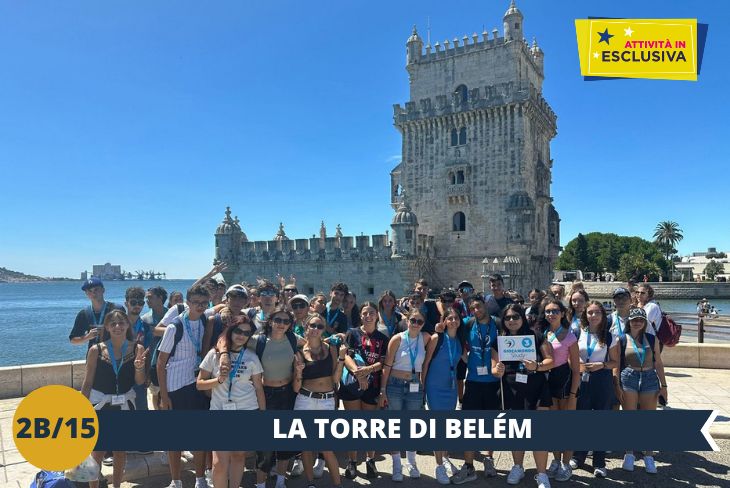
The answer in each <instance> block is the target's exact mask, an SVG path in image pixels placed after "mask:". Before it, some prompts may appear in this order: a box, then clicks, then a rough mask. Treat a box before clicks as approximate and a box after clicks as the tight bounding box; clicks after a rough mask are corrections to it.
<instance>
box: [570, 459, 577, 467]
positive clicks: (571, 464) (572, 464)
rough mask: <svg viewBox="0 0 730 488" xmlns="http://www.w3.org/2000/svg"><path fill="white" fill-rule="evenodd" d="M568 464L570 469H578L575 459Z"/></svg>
mask: <svg viewBox="0 0 730 488" xmlns="http://www.w3.org/2000/svg"><path fill="white" fill-rule="evenodd" d="M568 464H569V465H570V469H578V461H576V460H575V459H571V460H570V461H568Z"/></svg>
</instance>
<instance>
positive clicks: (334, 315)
mask: <svg viewBox="0 0 730 488" xmlns="http://www.w3.org/2000/svg"><path fill="white" fill-rule="evenodd" d="M322 317H324V321H325V322H326V323H327V327H332V328H334V329H335V333H343V334H344V333H346V332H347V329H348V327H347V317H346V316H345V312H343V311H342V310H340V309H339V308H336V309H334V310H332V309H330V304H329V303H328V304H327V308H325V310H324V312H323V313H322Z"/></svg>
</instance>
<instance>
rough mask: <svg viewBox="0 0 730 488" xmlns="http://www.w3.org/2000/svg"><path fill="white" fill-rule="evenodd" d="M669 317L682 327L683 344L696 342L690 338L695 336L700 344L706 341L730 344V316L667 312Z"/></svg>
mask: <svg viewBox="0 0 730 488" xmlns="http://www.w3.org/2000/svg"><path fill="white" fill-rule="evenodd" d="M667 315H669V316H671V317H672V318H673V319H674V321H675V322H677V324H679V325H681V326H682V338H681V342H695V341H693V340H690V337H693V336H695V335H696V336H697V342H698V343H700V344H702V343H704V342H705V339H709V340H711V341H712V342H730V316H727V315H718V316H710V315H708V314H697V313H686V312H667ZM685 332H688V333H689V334H685Z"/></svg>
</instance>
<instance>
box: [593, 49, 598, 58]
mask: <svg viewBox="0 0 730 488" xmlns="http://www.w3.org/2000/svg"><path fill="white" fill-rule="evenodd" d="M593 58H594V59H598V51H595V52H594V53H593Z"/></svg>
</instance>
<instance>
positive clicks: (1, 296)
mask: <svg viewBox="0 0 730 488" xmlns="http://www.w3.org/2000/svg"><path fill="white" fill-rule="evenodd" d="M192 283H193V280H166V281H136V280H134V281H107V282H106V283H105V284H104V286H105V287H106V294H105V297H106V299H107V300H110V301H112V302H114V303H118V304H122V303H123V302H124V291H125V290H126V289H127V288H128V287H130V286H141V287H142V288H144V289H145V290H146V289H147V288H149V287H151V286H156V285H161V286H163V287H164V288H165V289H166V290H167V291H168V293H169V292H171V291H174V290H178V291H184V290H186V289H187V288H188V287H189V286H190V285H191V284H192ZM696 303H697V301H696V300H662V302H661V306H662V308H663V309H664V310H667V311H674V312H694V311H695V310H696ZM88 304H89V301H88V299H87V298H86V295H84V293H83V292H82V291H81V283H80V282H73V281H64V282H50V283H0V366H13V365H18V364H34V363H48V362H54V361H70V360H77V359H83V358H84V357H85V354H86V346H85V345H84V346H73V345H71V344H70V343H69V341H68V334H69V332H71V328H72V327H73V323H74V319H75V318H76V314H77V313H78V312H79V310H81V309H82V308H84V307H86V306H87V305H88ZM713 304H714V305H715V306H716V307H718V308H719V309H720V310H721V312H720V313H722V314H723V315H728V314H730V300H715V301H713ZM146 311H147V309H146V308H145V309H144V311H143V313H144V312H146Z"/></svg>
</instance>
